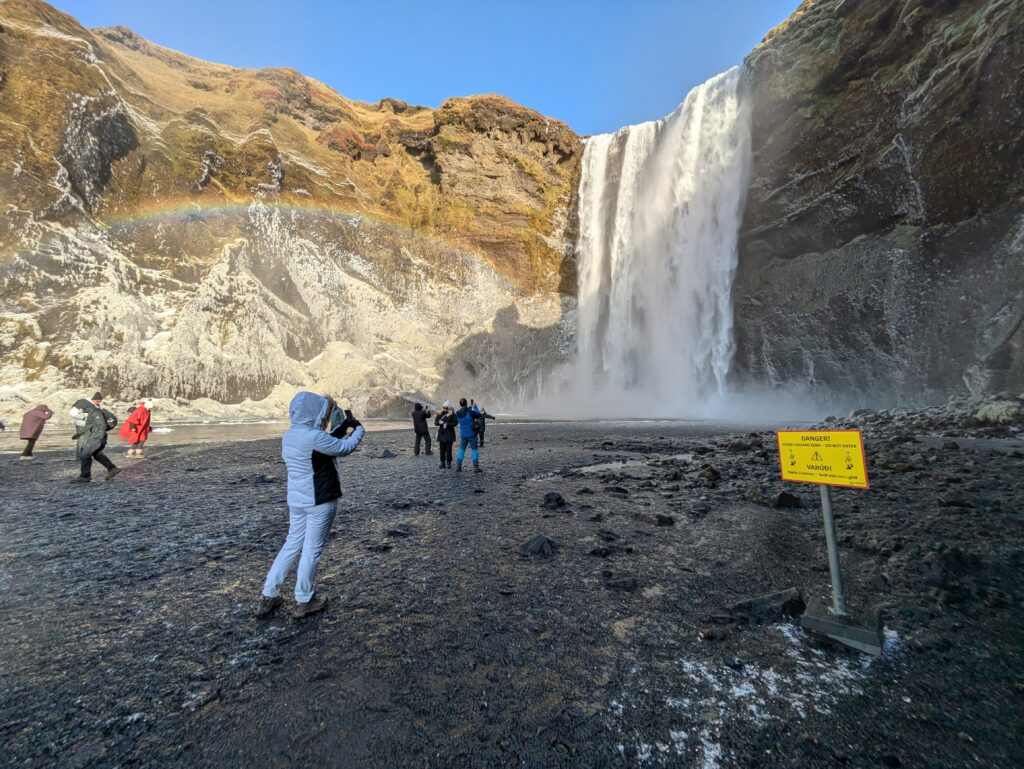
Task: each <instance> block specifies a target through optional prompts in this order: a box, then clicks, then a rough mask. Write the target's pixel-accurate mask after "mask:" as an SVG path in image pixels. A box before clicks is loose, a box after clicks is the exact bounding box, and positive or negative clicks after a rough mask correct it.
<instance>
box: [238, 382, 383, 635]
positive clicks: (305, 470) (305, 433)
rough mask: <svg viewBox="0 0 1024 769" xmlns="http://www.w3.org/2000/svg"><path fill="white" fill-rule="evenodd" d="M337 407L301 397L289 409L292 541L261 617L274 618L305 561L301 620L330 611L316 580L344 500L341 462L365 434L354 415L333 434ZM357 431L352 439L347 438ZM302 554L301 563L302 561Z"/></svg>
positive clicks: (271, 576) (298, 586) (267, 589)
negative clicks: (283, 586) (282, 591)
mask: <svg viewBox="0 0 1024 769" xmlns="http://www.w3.org/2000/svg"><path fill="white" fill-rule="evenodd" d="M336 408H337V405H336V404H335V403H334V401H333V400H332V399H331V398H325V397H323V396H322V395H316V394H314V393H311V392H300V393H297V394H296V395H295V397H294V398H292V401H291V404H289V406H288V415H289V417H290V418H291V426H290V427H289V428H288V430H286V431H285V434H284V436H283V437H282V438H281V458H282V459H283V460H284V463H285V466H286V467H287V468H288V516H289V518H288V521H289V522H288V537H287V538H286V539H285V541H284V544H283V545H282V546H281V550H280V551H279V552H278V554H277V557H276V558H275V559H274V563H273V565H272V566H271V567H270V571H268V572H267V577H266V580H264V582H263V593H262V596H261V598H260V604H259V608H258V609H257V610H256V616H258V617H266V616H268V615H270V614H271V613H272V612H273V611H274V610H275V609H276V608H277V607H278V606H280V605H281V604H282V603H283V602H284V599H282V598H281V595H280V589H281V584H282V583H283V582H284V580H285V577H287V576H288V572H290V571H291V569H292V566H294V565H295V560H296V559H298V561H299V568H298V572H297V574H296V577H295V611H294V613H293V615H292V616H294V617H295V618H296V619H300V618H302V617H308V616H309V615H310V614H315V613H316V612H318V611H320V610H321V609H323V608H324V607H325V606H327V596H324V595H320V594H318V593H317V592H316V589H315V587H314V584H313V580H314V579H315V577H316V567H317V564H318V563H319V561H320V555H321V553H323V549H324V545H325V544H326V543H327V536H328V535H329V534H330V532H331V524H332V523H333V522H334V514H335V512H336V511H337V509H338V499H339V498H340V497H341V481H340V479H339V478H338V468H337V465H336V464H335V462H334V460H335V457H343V456H346V455H347V454H351V453H352V452H353V451H355V450H356V448H358V446H359V444H360V442H362V440H363V435H364V434H365V430H364V429H363V425H362V424H361V423H360V422H359V420H357V419H356V418H355V417H353V416H352V415H351V413H352V412H350V411H348V412H345V419H344V420H342V422H341V424H340V425H338V427H337V428H335V429H334V430H333V431H332V432H331V433H328V432H326V430H328V429H330V425H331V414H332V413H333V411H334V410H335V409H336ZM349 428H352V435H350V436H349V437H347V438H340V437H336V436H339V435H344V434H345V433H346V431H347V430H348V429H349ZM300 553H301V557H300Z"/></svg>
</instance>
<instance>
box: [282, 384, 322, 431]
mask: <svg viewBox="0 0 1024 769" xmlns="http://www.w3.org/2000/svg"><path fill="white" fill-rule="evenodd" d="M329 405H330V404H329V403H328V402H327V399H326V398H324V397H323V396H322V395H317V394H316V393H311V392H305V391H303V392H300V393H296V394H295V397H294V398H292V402H291V403H290V404H288V417H289V418H290V419H291V421H292V427H310V428H312V429H314V430H319V429H320V425H322V424H323V423H324V419H326V418H327V408H328V406H329Z"/></svg>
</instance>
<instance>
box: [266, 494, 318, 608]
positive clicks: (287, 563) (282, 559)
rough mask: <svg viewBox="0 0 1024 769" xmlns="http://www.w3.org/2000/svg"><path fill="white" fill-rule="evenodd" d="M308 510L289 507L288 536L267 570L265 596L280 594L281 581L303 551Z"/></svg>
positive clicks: (273, 596) (272, 596)
mask: <svg viewBox="0 0 1024 769" xmlns="http://www.w3.org/2000/svg"><path fill="white" fill-rule="evenodd" d="M306 510H307V508H305V507H290V508H288V536H287V537H285V540H284V544H283V545H281V549H280V550H279V551H278V553H277V557H276V558H275V559H274V564H273V565H272V566H271V567H270V571H268V572H267V578H266V580H264V582H263V595H264V597H265V598H275V597H277V596H278V595H279V594H280V591H281V583H282V582H284V580H285V577H287V576H288V572H290V571H291V570H292V566H294V565H295V561H296V559H297V558H298V557H299V553H300V552H302V543H303V541H304V540H305V538H306Z"/></svg>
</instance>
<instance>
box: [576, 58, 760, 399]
mask: <svg viewBox="0 0 1024 769" xmlns="http://www.w3.org/2000/svg"><path fill="white" fill-rule="evenodd" d="M740 77H741V69H740V68H739V67H736V68H734V69H731V70H729V71H728V72H725V73H723V74H721V75H718V76H716V77H713V78H711V79H710V80H708V81H707V82H706V83H704V84H703V85H701V86H698V87H697V88H694V89H693V90H692V91H691V92H690V93H689V94H688V95H687V97H686V100H685V101H684V102H683V103H682V104H681V105H680V106H679V108H678V109H677V110H676V111H675V112H673V113H672V114H671V115H669V116H668V117H665V118H662V119H661V120H657V121H653V122H648V123H641V124H640V125H635V126H628V127H626V128H623V129H620V130H619V131H617V132H615V133H614V134H602V135H599V136H594V137H592V138H590V139H588V140H587V143H586V147H585V149H584V154H583V168H582V178H581V181H580V195H579V201H580V202H579V218H580V234H579V244H578V245H579V248H578V254H579V258H578V272H579V284H578V309H577V314H578V340H577V341H578V348H579V349H578V357H577V360H576V363H575V367H574V377H573V379H574V380H575V381H574V386H573V390H574V391H575V394H576V395H577V396H578V397H580V398H582V399H583V400H584V401H586V402H587V403H588V405H589V406H590V408H592V409H593V408H599V409H601V410H602V411H603V412H605V413H614V414H615V415H622V416H625V415H650V416H655V415H657V416H688V415H693V414H694V408H695V407H696V406H699V405H700V404H701V403H704V402H707V401H709V400H710V399H713V398H714V397H715V396H721V395H723V394H724V391H725V377H726V374H727V373H728V369H729V363H730V359H731V356H732V349H733V343H732V304H731V297H730V291H731V288H732V278H733V273H734V271H735V269H736V241H737V234H738V230H739V224H740V217H741V215H742V213H743V198H744V193H745V191H746V186H747V179H748V172H749V167H750V115H749V109H748V106H747V105H746V103H745V100H744V98H743V96H742V90H741V88H740Z"/></svg>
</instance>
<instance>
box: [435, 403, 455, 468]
mask: <svg viewBox="0 0 1024 769" xmlns="http://www.w3.org/2000/svg"><path fill="white" fill-rule="evenodd" d="M458 423H459V419H458V417H456V416H455V411H454V410H453V409H452V402H451V401H445V402H444V405H443V406H441V413H440V414H438V415H437V417H436V418H435V419H434V424H435V425H437V443H438V445H439V446H440V449H438V450H439V451H440V452H441V466H440V469H441V470H444V469H445V468H449V469H450V468H451V466H452V446H453V445H454V443H455V426H456V425H457V424H458Z"/></svg>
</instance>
